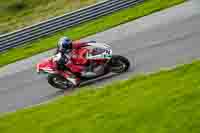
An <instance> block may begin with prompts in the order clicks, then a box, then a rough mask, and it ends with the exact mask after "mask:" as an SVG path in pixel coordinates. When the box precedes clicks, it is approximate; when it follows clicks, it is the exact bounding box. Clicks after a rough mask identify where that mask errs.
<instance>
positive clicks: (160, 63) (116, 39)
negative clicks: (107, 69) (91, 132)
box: [0, 0, 200, 112]
mask: <svg viewBox="0 0 200 133" xmlns="http://www.w3.org/2000/svg"><path fill="white" fill-rule="evenodd" d="M84 40H97V41H103V42H107V43H109V44H111V46H112V47H113V51H114V53H116V54H121V55H123V56H126V57H128V58H129V59H130V60H131V62H132V63H133V62H134V61H136V66H132V67H131V69H130V70H129V72H128V73H125V74H123V75H118V76H112V77H107V78H104V79H102V80H101V81H98V82H92V85H94V84H95V85H102V82H104V83H108V82H110V81H111V80H119V79H127V78H128V77H129V76H130V75H134V74H136V73H144V72H154V71H159V69H161V68H162V69H165V68H171V67H174V66H175V65H176V64H183V63H190V62H191V61H192V60H194V59H199V58H200V1H199V0H190V1H188V2H186V3H184V4H182V5H178V6H176V7H173V8H170V9H167V10H164V11H162V12H158V13H155V14H153V15H150V16H146V17H144V18H141V19H138V20H136V21H134V22H130V23H127V24H124V25H121V26H119V27H116V28H113V29H111V30H108V31H106V32H103V33H100V34H97V35H94V36H90V37H88V38H85V39H84ZM51 52H52V51H50V52H46V53H43V54H40V55H37V56H35V57H32V58H29V59H27V60H24V61H20V62H18V63H15V64H11V65H8V66H6V67H4V68H1V69H0V112H8V111H14V110H16V109H19V108H23V107H26V106H30V105H34V104H38V103H41V102H44V101H47V100H50V99H52V98H55V97H56V96H59V95H62V92H61V91H59V90H57V89H55V88H52V87H50V86H49V85H48V84H47V81H46V80H45V79H44V78H43V77H41V76H39V75H37V73H36V72H35V68H34V65H35V63H36V62H38V61H39V60H40V59H42V58H45V57H47V56H49V55H50V54H51Z"/></svg>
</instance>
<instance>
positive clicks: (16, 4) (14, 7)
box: [8, 0, 27, 11]
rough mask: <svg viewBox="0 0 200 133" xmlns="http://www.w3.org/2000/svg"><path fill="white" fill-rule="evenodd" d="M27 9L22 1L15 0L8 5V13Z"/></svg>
mask: <svg viewBox="0 0 200 133" xmlns="http://www.w3.org/2000/svg"><path fill="white" fill-rule="evenodd" d="M26 7H27V4H26V3H25V2H24V1H23V0H15V1H13V2H12V3H11V4H10V5H8V9H9V10H10V11H19V10H22V9H24V8H26Z"/></svg>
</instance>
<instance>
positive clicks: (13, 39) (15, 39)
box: [0, 0, 144, 52]
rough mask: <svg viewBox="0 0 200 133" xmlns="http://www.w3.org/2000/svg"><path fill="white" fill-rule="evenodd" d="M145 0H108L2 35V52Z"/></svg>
mask: <svg viewBox="0 0 200 133" xmlns="http://www.w3.org/2000/svg"><path fill="white" fill-rule="evenodd" d="M143 1H144V0H106V1H103V2H100V3H98V4H95V5H92V6H89V7H86V8H83V9H79V10H77V11H74V12H71V13H67V14H64V15H62V16H59V17H55V18H53V19H50V20H47V21H44V22H41V23H38V24H35V25H32V26H30V27H26V28H23V29H21V30H18V31H15V32H11V33H8V34H3V35H0V52H3V51H6V50H8V49H9V48H13V47H16V46H20V45H24V44H25V43H26V42H29V41H32V40H35V39H38V38H40V37H43V36H46V35H49V34H52V33H55V32H57V31H60V30H63V29H66V28H69V27H72V26H75V25H78V24H81V23H83V22H86V21H89V20H93V19H96V18H98V17H100V16H104V15H107V14H110V13H112V12H115V11H117V10H120V9H124V8H127V7H130V6H132V5H135V4H137V3H139V2H143Z"/></svg>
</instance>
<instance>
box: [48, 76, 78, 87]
mask: <svg viewBox="0 0 200 133" xmlns="http://www.w3.org/2000/svg"><path fill="white" fill-rule="evenodd" d="M47 80H48V83H49V84H50V85H51V86H53V87H55V88H58V89H62V90H67V89H72V88H75V86H74V84H73V83H71V82H70V81H68V80H66V79H65V78H64V77H62V76H60V75H58V74H49V75H48V77H47Z"/></svg>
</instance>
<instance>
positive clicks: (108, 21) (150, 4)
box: [0, 0, 185, 67]
mask: <svg viewBox="0 0 200 133" xmlns="http://www.w3.org/2000/svg"><path fill="white" fill-rule="evenodd" d="M184 1H185V0H146V1H145V2H144V3H143V4H139V5H137V6H135V7H130V8H128V9H125V10H122V11H119V12H116V13H113V14H111V15H108V16H104V17H101V18H99V19H96V20H94V21H90V22H87V23H84V24H81V25H79V26H77V27H73V28H69V29H67V30H64V31H62V32H59V33H56V34H54V35H52V36H48V37H45V38H42V39H40V40H37V41H34V42H32V43H31V44H27V45H26V46H24V47H18V48H13V49H11V50H9V51H8V52H5V53H3V54H0V59H1V60H0V67H1V66H4V65H6V64H9V63H12V62H15V61H17V60H20V59H24V58H27V57H30V56H32V55H35V54H37V53H41V52H43V51H46V50H49V49H52V48H55V46H56V43H57V40H58V39H59V38H60V37H61V36H64V35H67V36H69V37H71V38H72V39H80V38H82V37H86V36H88V35H92V34H95V33H97V32H101V31H104V30H106V29H109V28H111V27H114V26H117V25H119V24H122V23H125V22H128V21H131V20H134V19H136V18H139V17H142V16H145V15H148V14H150V13H152V12H155V11H159V10H161V9H164V8H167V7H171V6H173V5H176V4H179V3H182V2H184Z"/></svg>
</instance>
